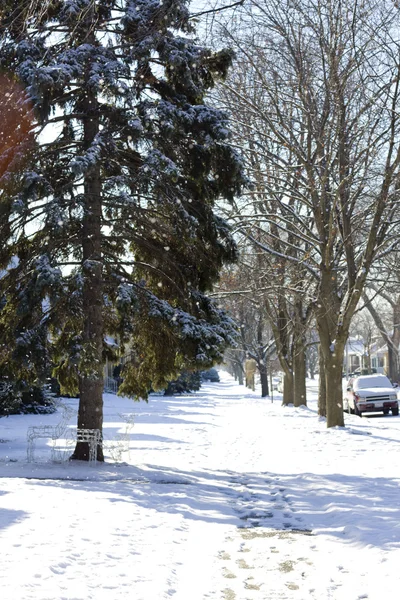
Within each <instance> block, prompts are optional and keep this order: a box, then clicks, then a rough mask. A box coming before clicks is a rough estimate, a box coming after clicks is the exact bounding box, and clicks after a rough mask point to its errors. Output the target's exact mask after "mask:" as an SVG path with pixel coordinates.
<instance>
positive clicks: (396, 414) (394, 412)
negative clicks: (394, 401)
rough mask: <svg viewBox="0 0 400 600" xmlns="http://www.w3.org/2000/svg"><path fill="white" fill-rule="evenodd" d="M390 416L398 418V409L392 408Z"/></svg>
mask: <svg viewBox="0 0 400 600" xmlns="http://www.w3.org/2000/svg"><path fill="white" fill-rule="evenodd" d="M392 415H393V416H394V417H398V416H399V407H398V406H396V408H392Z"/></svg>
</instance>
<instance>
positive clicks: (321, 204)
mask: <svg viewBox="0 0 400 600" xmlns="http://www.w3.org/2000/svg"><path fill="white" fill-rule="evenodd" d="M399 17H400V15H399V11H398V8H396V6H395V5H394V3H393V2H391V1H389V0H387V1H386V0H382V1H380V2H374V1H372V0H371V1H370V0H363V1H360V2H354V1H353V0H351V1H350V0H342V1H340V2H337V1H336V0H328V1H326V0H279V1H278V0H276V1H275V0H268V1H264V0H248V2H245V3H244V5H243V6H242V7H240V8H238V9H236V11H235V14H234V16H233V17H232V18H230V19H229V20H228V19H227V20H225V22H221V23H220V24H219V30H218V35H219V36H220V37H222V38H223V39H224V42H225V43H228V44H229V45H230V46H231V47H232V48H234V50H235V52H236V62H235V68H234V70H233V71H232V73H231V75H230V77H229V79H228V81H227V82H226V83H225V84H224V86H223V89H222V91H221V92H219V93H218V94H217V95H216V98H215V102H216V103H217V104H218V106H222V107H223V108H224V109H225V110H227V111H229V112H230V114H231V115H233V116H234V118H232V127H233V128H234V143H235V145H236V146H237V148H238V149H239V148H240V149H241V151H242V155H243V160H244V164H245V167H246V170H247V173H248V175H249V178H250V179H251V181H252V182H253V187H252V189H250V190H248V191H247V193H245V194H243V195H242V196H241V197H240V198H239V199H237V200H236V201H235V203H234V205H233V207H232V208H231V207H226V206H223V207H222V209H223V210H224V212H225V214H226V215H228V217H229V219H230V220H231V221H232V222H233V223H234V224H235V226H236V228H237V231H238V232H240V234H241V235H242V236H243V237H244V239H245V240H246V257H247V256H248V255H249V254H252V257H253V262H252V269H253V270H254V271H255V272H256V273H257V277H258V284H257V290H258V296H257V302H258V304H259V305H261V304H262V307H263V311H264V312H265V314H266V315H267V318H268V322H269V323H270V326H271V328H272V331H273V333H274V339H275V343H276V348H277V352H278V356H279V359H280V363H281V367H282V370H283V371H284V372H285V401H287V399H288V398H289V397H290V398H291V400H292V401H293V397H294V398H295V399H296V402H299V401H300V399H301V398H302V397H305V390H304V352H302V348H304V344H305V332H306V330H307V327H308V324H309V323H310V320H311V318H313V319H315V323H316V327H317V331H318V337H319V342H320V349H321V361H322V363H323V364H322V366H321V373H324V375H325V377H324V378H323V379H322V381H321V394H322V396H321V403H320V410H321V412H324V411H325V409H326V415H327V425H328V427H331V426H336V425H343V424H344V421H343V411H342V365H343V357H344V350H345V344H346V340H347V338H348V334H349V328H350V324H351V321H352V319H353V317H354V314H355V312H356V311H357V310H358V308H359V306H360V301H362V297H363V291H364V290H365V287H366V284H367V281H368V279H369V278H373V277H374V275H375V273H376V272H377V265H381V264H382V261H383V260H384V259H385V257H388V256H391V255H392V253H393V252H394V251H395V249H396V247H397V244H398V240H399V238H398V235H397V229H398V228H397V226H398V222H399V181H400V179H399V177H400V113H399V108H398V107H399V85H400V41H399V39H398V36H397V32H398V26H399ZM246 260H247V258H245V259H244V262H246ZM238 289H240V290H246V284H244V285H243V282H241V285H240V286H239V288H238ZM369 306H371V304H369ZM372 310H373V308H372ZM396 335H397V334H396ZM395 343H396V342H395ZM295 363H296V364H295ZM293 373H294V380H293ZM296 374H297V375H296ZM293 386H294V387H293Z"/></svg>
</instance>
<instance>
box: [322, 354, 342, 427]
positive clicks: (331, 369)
mask: <svg viewBox="0 0 400 600" xmlns="http://www.w3.org/2000/svg"><path fill="white" fill-rule="evenodd" d="M343 356H344V351H343V349H340V347H338V346H337V347H335V353H334V355H332V356H330V357H328V359H327V357H326V355H325V353H324V363H325V373H326V425H327V427H344V415H343V388H342V365H343Z"/></svg>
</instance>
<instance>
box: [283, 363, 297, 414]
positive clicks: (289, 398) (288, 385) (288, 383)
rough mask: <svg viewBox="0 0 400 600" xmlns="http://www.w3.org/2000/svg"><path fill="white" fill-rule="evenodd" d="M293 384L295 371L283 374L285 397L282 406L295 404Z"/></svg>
mask: <svg viewBox="0 0 400 600" xmlns="http://www.w3.org/2000/svg"><path fill="white" fill-rule="evenodd" d="M293 384H294V377H293V372H289V373H286V371H285V374H284V376H283V398H282V406H287V405H288V404H293Z"/></svg>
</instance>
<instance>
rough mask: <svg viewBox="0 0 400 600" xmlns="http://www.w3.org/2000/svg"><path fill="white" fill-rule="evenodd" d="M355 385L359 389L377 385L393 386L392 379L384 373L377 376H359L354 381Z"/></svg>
mask: <svg viewBox="0 0 400 600" xmlns="http://www.w3.org/2000/svg"><path fill="white" fill-rule="evenodd" d="M354 387H355V388H356V389H359V390H364V389H366V388H377V387H385V388H387V387H393V386H392V384H391V383H390V380H389V379H388V378H387V377H385V376H384V375H381V376H376V377H358V378H357V379H356V380H355V381H354Z"/></svg>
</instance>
